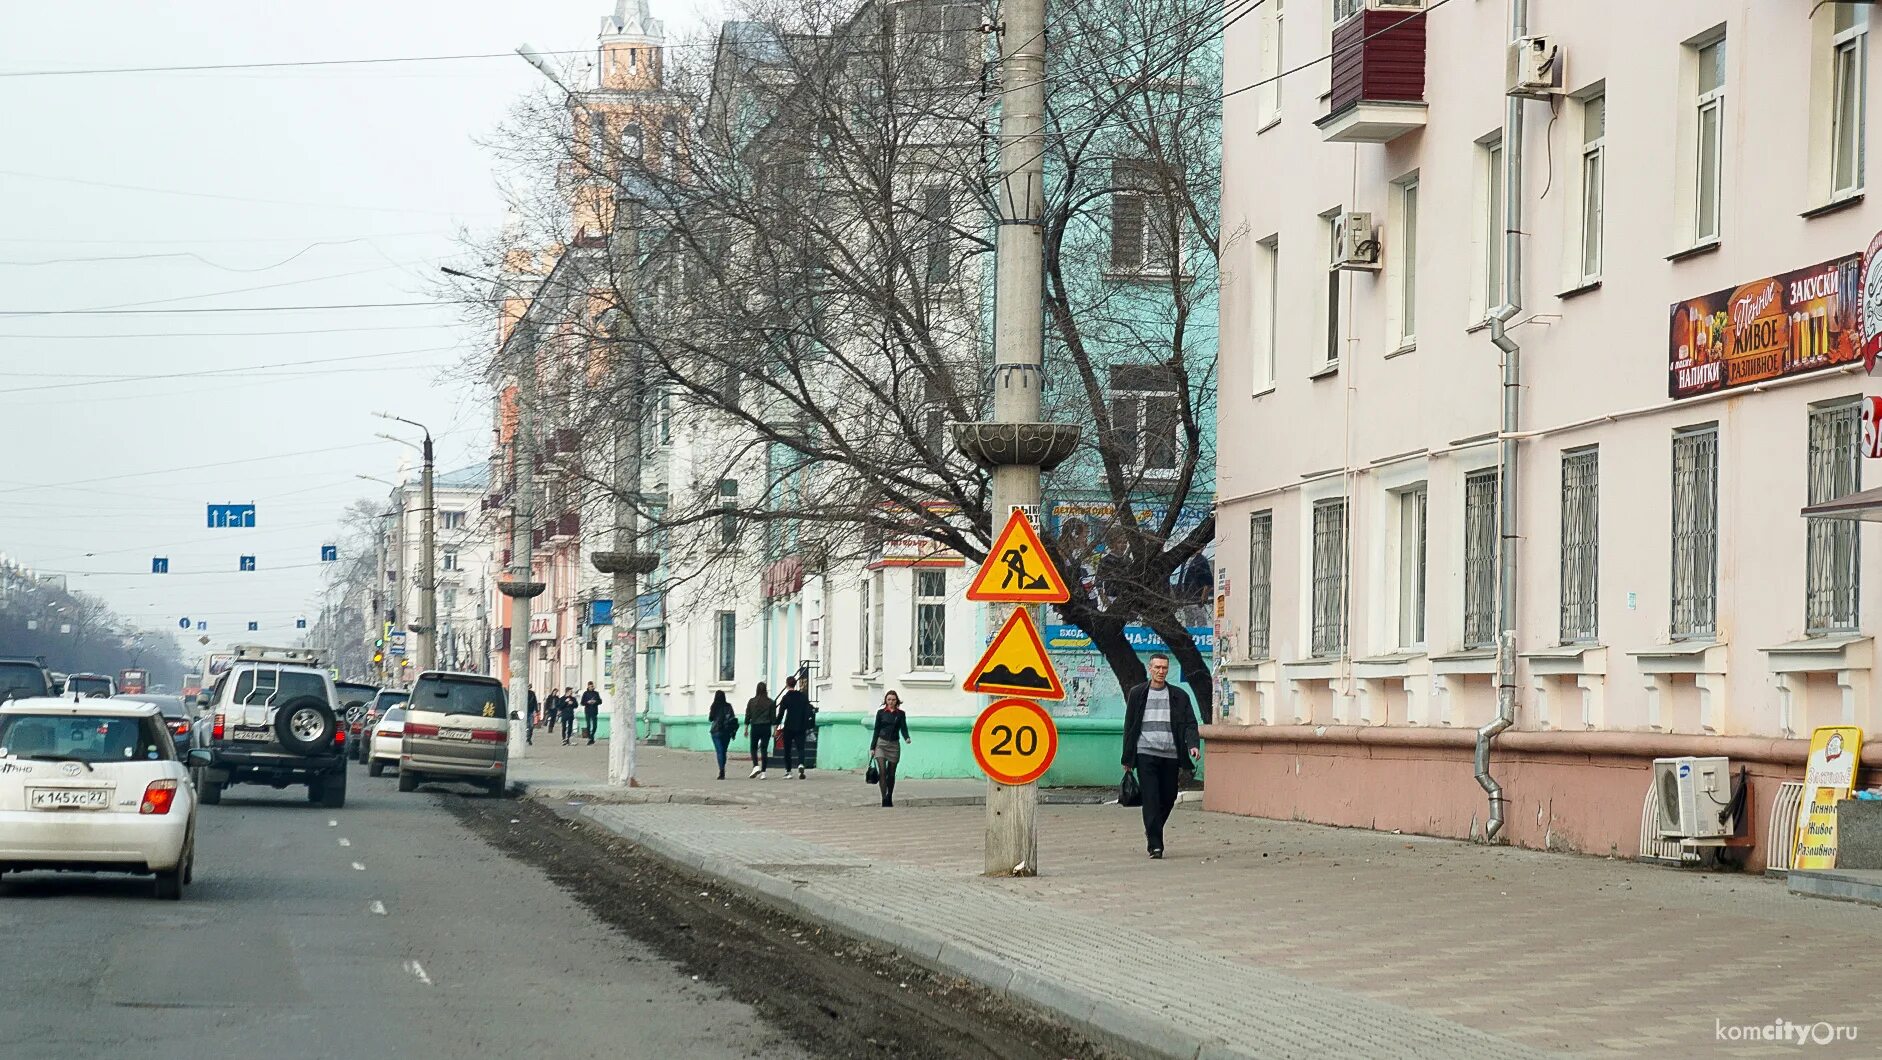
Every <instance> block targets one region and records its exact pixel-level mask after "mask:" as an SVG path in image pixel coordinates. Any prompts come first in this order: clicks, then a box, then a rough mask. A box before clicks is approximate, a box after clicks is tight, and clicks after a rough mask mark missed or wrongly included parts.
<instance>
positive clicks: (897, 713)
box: [869, 707, 908, 747]
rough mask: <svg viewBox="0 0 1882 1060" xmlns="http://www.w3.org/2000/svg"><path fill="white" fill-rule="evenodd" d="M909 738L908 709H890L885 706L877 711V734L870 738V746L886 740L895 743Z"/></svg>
mask: <svg viewBox="0 0 1882 1060" xmlns="http://www.w3.org/2000/svg"><path fill="white" fill-rule="evenodd" d="M898 739H901V740H906V739H908V711H906V710H890V709H889V708H887V707H883V708H881V709H879V710H877V711H876V731H875V735H873V736H871V737H870V738H869V746H871V747H874V746H875V745H876V744H878V743H881V742H882V741H884V740H887V741H889V742H890V743H894V742H895V741H896V740H898Z"/></svg>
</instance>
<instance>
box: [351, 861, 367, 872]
mask: <svg viewBox="0 0 1882 1060" xmlns="http://www.w3.org/2000/svg"><path fill="white" fill-rule="evenodd" d="M353 867H354V868H355V869H358V870H359V871H361V872H365V871H366V866H364V865H361V864H360V863H359V862H357V861H355V862H353Z"/></svg>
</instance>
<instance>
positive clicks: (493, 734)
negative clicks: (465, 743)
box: [471, 729, 510, 743]
mask: <svg viewBox="0 0 1882 1060" xmlns="http://www.w3.org/2000/svg"><path fill="white" fill-rule="evenodd" d="M509 738H510V734H509V733H507V732H504V731H503V730H502V729H472V730H471V739H472V740H480V741H483V742H484V743H502V742H503V741H505V740H507V739H509Z"/></svg>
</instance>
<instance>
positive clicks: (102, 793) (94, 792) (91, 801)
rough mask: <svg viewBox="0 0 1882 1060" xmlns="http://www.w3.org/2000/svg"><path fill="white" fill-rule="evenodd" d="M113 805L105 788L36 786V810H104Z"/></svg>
mask: <svg viewBox="0 0 1882 1060" xmlns="http://www.w3.org/2000/svg"><path fill="white" fill-rule="evenodd" d="M110 805H111V793H110V792H109V791H106V790H105V789H104V788H34V789H33V809H35V810H103V809H107V808H109V807H110Z"/></svg>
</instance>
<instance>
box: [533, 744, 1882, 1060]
mask: <svg viewBox="0 0 1882 1060" xmlns="http://www.w3.org/2000/svg"><path fill="white" fill-rule="evenodd" d="M538 750H541V748H540V747H539V748H538ZM600 751H601V747H600V745H597V746H596V747H593V748H588V747H581V748H569V749H564V748H560V747H555V748H553V749H551V750H550V753H549V754H542V755H538V756H536V757H534V758H533V759H531V760H529V761H527V762H519V763H517V764H516V765H515V766H513V767H512V773H513V775H514V776H516V777H517V779H518V780H519V781H522V782H524V783H526V784H533V785H534V790H535V792H536V793H538V794H543V795H547V794H548V793H547V792H546V791H545V789H544V788H543V787H542V786H541V785H540V784H539V783H536V782H534V781H532V777H534V776H543V777H553V776H560V777H561V778H563V779H564V781H565V782H569V787H571V788H573V787H580V786H581V785H579V784H578V783H574V782H577V781H580V780H582V779H583V778H586V779H588V780H590V781H593V780H595V779H598V778H599V776H600V770H601V769H602V768H604V767H605V760H604V759H603V758H602V756H601V755H600V754H599V753H597V752H600ZM640 775H641V778H642V781H643V783H646V784H648V785H649V787H648V788H646V789H637V791H636V792H635V795H636V796H637V797H642V796H641V792H642V791H644V792H645V796H651V797H655V798H660V797H664V798H665V799H666V800H668V801H673V800H679V801H681V802H692V803H695V804H692V805H652V806H637V805H621V806H598V805H591V806H587V807H586V808H585V809H584V811H583V812H585V813H586V814H587V815H588V816H590V817H591V818H592V819H594V820H595V821H596V823H598V824H601V825H603V826H605V827H608V828H610V829H612V830H614V831H617V832H619V833H621V834H623V835H625V836H627V837H629V838H631V839H634V840H635V841H637V842H640V843H642V844H643V845H645V846H647V847H648V848H649V849H652V850H654V851H656V852H658V853H660V854H662V855H663V856H665V857H668V858H670V859H672V860H675V861H678V862H680V863H683V864H686V865H689V866H692V867H694V868H698V869H701V870H703V871H706V872H709V873H711V874H713V875H718V876H722V877H725V878H727V879H728V880H730V881H732V882H733V883H735V884H736V885H737V886H740V887H742V888H744V889H746V890H748V891H751V892H754V893H757V894H761V895H765V896H768V897H769V899H770V900H772V901H776V902H780V903H785V904H790V905H792V906H794V907H795V908H796V909H797V911H799V912H801V913H803V914H805V915H807V916H810V917H811V918H812V919H817V920H824V921H827V922H831V923H834V924H837V925H840V926H843V927H845V928H846V929H847V930H850V931H852V932H855V933H859V934H863V935H865V936H868V937H872V938H875V939H877V940H879V941H883V942H886V943H888V944H891V945H897V946H899V947H901V948H903V949H906V950H907V951H908V952H910V953H911V954H912V955H914V956H917V957H920V958H921V959H924V960H927V961H928V962H929V963H932V964H939V965H942V966H944V967H948V968H950V969H952V970H954V971H956V972H959V973H961V974H963V975H967V976H969V977H970V978H974V979H976V980H978V981H981V982H983V983H988V984H990V985H993V986H994V987H995V988H996V989H1005V990H1006V991H1007V992H1008V993H1010V994H1013V995H1015V996H1016V997H1019V998H1021V999H1024V1000H1028V1001H1031V1002H1034V1003H1039V1004H1046V1005H1049V1006H1052V1007H1055V1008H1058V1009H1060V1011H1062V1012H1065V1013H1067V1014H1069V1015H1070V1016H1071V1018H1073V1019H1075V1020H1082V1021H1089V1022H1090V1025H1091V1027H1092V1028H1093V1029H1095V1030H1097V1031H1098V1032H1100V1033H1108V1034H1111V1035H1113V1036H1120V1037H1122V1038H1124V1039H1125V1040H1127V1041H1131V1042H1133V1043H1135V1047H1136V1048H1135V1051H1137V1052H1143V1053H1145V1054H1146V1055H1150V1054H1151V1052H1152V1051H1153V1050H1154V1052H1155V1055H1164V1056H1198V1055H1201V1056H1216V1055H1240V1054H1239V1053H1238V1052H1237V1051H1236V1050H1241V1051H1243V1052H1245V1053H1246V1054H1247V1055H1263V1056H1282V1055H1307V1054H1310V1053H1311V1054H1314V1055H1335V1056H1343V1055H1355V1056H1357V1055H1370V1056H1383V1055H1393V1056H1398V1055H1434V1056H1457V1055H1484V1056H1493V1055H1524V1053H1525V1052H1526V1051H1527V1050H1532V1049H1533V1050H1542V1051H1573V1052H1578V1053H1589V1054H1609V1053H1624V1054H1661V1055H1677V1056H1688V1055H1721V1056H1759V1055H1767V1054H1769V1053H1770V1052H1771V1051H1772V1050H1773V1049H1774V1048H1778V1047H1776V1046H1775V1045H1774V1044H1773V1043H1766V1042H1750V1041H1744V1040H1742V1039H1741V1040H1738V1041H1732V1040H1729V1039H1728V1040H1721V1039H1720V1037H1719V1035H1720V1033H1721V1030H1720V1029H1721V1028H1722V1027H1723V1028H1737V1027H1745V1026H1752V1027H1759V1026H1765V1025H1769V1024H1771V1023H1772V1022H1773V1021H1776V1020H1788V1021H1790V1022H1792V1023H1798V1024H1807V1023H1814V1022H1816V1021H1827V1022H1829V1023H1831V1024H1840V1025H1848V1026H1854V1027H1856V1028H1857V1029H1858V1030H1859V1031H1860V1032H1861V1034H1862V1037H1861V1038H1860V1039H1859V1041H1858V1043H1856V1044H1854V1045H1851V1044H1849V1043H1843V1044H1841V1045H1835V1046H1831V1047H1828V1048H1823V1049H1813V1050H1812V1052H1813V1053H1815V1054H1817V1055H1824V1056H1843V1055H1860V1056H1870V1055H1875V1054H1876V1049H1875V1045H1874V1043H1875V1041H1876V1039H1877V1038H1878V1037H1882V998H1879V997H1878V996H1877V991H1875V990H1874V989H1873V982H1872V980H1871V979H1870V978H1869V977H1868V976H1867V975H1865V974H1864V973H1863V972H1861V971H1860V970H1859V969H1861V967H1862V964H1863V960H1864V958H1865V957H1866V956H1867V955H1868V951H1869V950H1870V949H1872V944H1873V941H1874V939H1876V938H1877V937H1878V935H1879V933H1882V912H1879V911H1878V910H1875V909H1872V908H1868V907H1863V906H1854V905H1845V904H1840V903H1831V902H1824V901H1820V900H1816V899H1808V898H1802V897H1798V896H1794V895H1791V894H1788V893H1786V891H1785V890H1784V889H1783V887H1782V885H1781V884H1779V883H1777V882H1776V881H1773V880H1767V879H1762V878H1759V877H1755V876H1744V875H1719V874H1711V875H1709V874H1702V873H1696V872H1688V871H1679V870H1672V869H1664V868H1658V867H1652V866H1645V865H1638V864H1634V863H1631V862H1625V861H1610V860H1605V859H1598V858H1586V857H1576V856H1569V855H1559V854H1544V853H1538V852H1534V851H1525V850H1514V849H1509V848H1503V847H1484V846H1475V845H1471V844H1465V843H1456V842H1451V841H1447V840H1436V839H1427V838H1422V837H1415V836H1397V835H1390V834H1383V833H1374V832H1367V831H1361V830H1357V829H1333V828H1323V827H1318V826H1312V825H1304V824H1298V823H1293V822H1283V821H1267V820H1260V819H1253V818H1243V817H1233V816H1228V815H1224V814H1214V813H1201V812H1196V811H1193V810H1187V809H1186V810H1184V811H1183V812H1181V813H1179V814H1178V815H1177V817H1176V818H1175V819H1174V820H1173V821H1172V823H1171V837H1170V857H1169V858H1168V859H1167V860H1165V861H1162V862H1152V861H1149V860H1148V859H1145V858H1144V857H1143V854H1142V839H1141V833H1140V830H1139V828H1138V826H1137V822H1136V818H1135V814H1134V813H1133V812H1132V811H1129V810H1123V809H1120V808H1118V807H1116V806H1047V807H1042V808H1041V811H1040V835H1041V864H1042V866H1043V868H1044V872H1045V874H1044V875H1043V876H1041V877H1039V878H1036V879H1027V880H989V879H985V878H983V877H981V876H979V870H980V842H981V829H982V824H983V822H982V817H983V814H984V810H983V809H982V808H980V807H978V806H960V805H954V806H948V805H939V806H917V805H914V804H913V803H912V802H910V803H909V804H908V805H907V806H906V807H905V806H904V805H903V804H904V803H905V801H908V800H911V799H914V798H916V797H918V796H919V795H920V794H921V793H923V792H932V793H935V794H936V795H937V797H942V794H943V793H957V794H958V793H963V789H965V788H978V787H980V786H981V782H979V781H945V782H944V781H911V782H907V783H906V784H905V786H904V787H905V790H906V792H907V798H906V799H905V797H904V794H903V790H898V792H897V798H896V802H897V807H896V808H895V809H893V810H884V809H881V808H880V807H879V806H876V805H875V804H874V800H873V799H872V798H870V789H869V788H867V787H866V786H865V785H864V784H863V783H862V780H861V777H860V776H859V775H857V774H855V773H835V774H830V775H825V776H818V777H817V778H816V779H814V780H806V781H796V780H791V781H789V782H788V783H787V784H784V785H780V782H779V781H778V780H777V779H776V778H777V777H778V775H779V774H778V773H776V772H774V773H773V774H772V779H768V780H766V781H763V782H759V781H754V780H745V779H742V778H741V779H739V780H736V781H734V780H727V781H724V782H717V781H714V780H712V779H711V778H712V776H713V767H712V765H711V761H710V756H708V755H700V754H696V753H692V752H684V751H669V750H665V749H661V748H645V747H643V748H642V749H641V761H640ZM813 775H815V774H813ZM695 777H703V779H699V780H695V779H694V778H695ZM846 787H848V788H849V789H850V790H852V791H854V792H855V794H854V795H849V794H845V788H846ZM720 791H724V792H727V793H728V794H718V792H720ZM557 794H558V795H559V796H560V797H570V796H569V795H568V793H567V792H566V791H563V792H559V793H557ZM707 799H710V800H712V803H718V804H717V805H715V804H711V803H705V800H707ZM734 800H736V801H734ZM573 801H583V802H589V801H594V800H591V799H588V798H586V797H583V796H580V795H576V796H573ZM1851 962H1854V963H1853V965H1852V964H1851ZM1146 977H1148V978H1149V979H1150V980H1151V981H1153V982H1155V983H1158V984H1161V986H1160V988H1158V989H1149V988H1143V992H1142V993H1140V994H1139V995H1138V996H1137V998H1136V999H1135V1000H1126V999H1122V998H1121V997H1120V995H1122V994H1126V993H1130V992H1134V991H1139V989H1140V988H1139V987H1138V986H1137V984H1138V983H1140V982H1142V981H1144V979H1145V978H1146ZM1120 983H1129V984H1131V986H1129V987H1126V988H1123V989H1120V988H1119V986H1118V984H1120ZM1164 988H1167V989H1164ZM1055 991H1057V992H1056V993H1055ZM1727 1033H1729V1031H1728V1032H1727ZM1157 1035H1163V1037H1161V1038H1159V1037H1157ZM1448 1035H1456V1036H1457V1037H1449V1036H1448ZM1231 1043H1232V1045H1233V1047H1232V1048H1231ZM1221 1050H1227V1051H1221Z"/></svg>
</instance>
